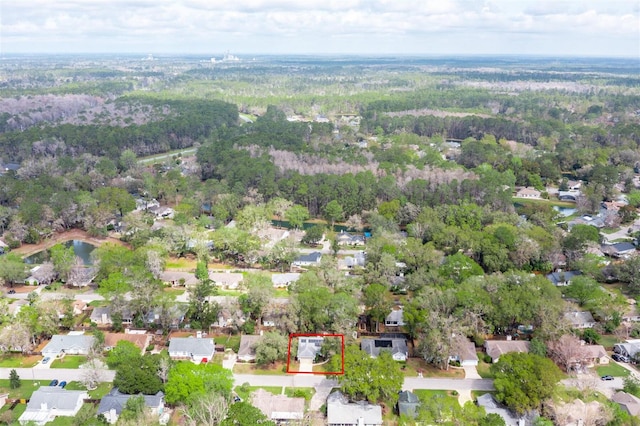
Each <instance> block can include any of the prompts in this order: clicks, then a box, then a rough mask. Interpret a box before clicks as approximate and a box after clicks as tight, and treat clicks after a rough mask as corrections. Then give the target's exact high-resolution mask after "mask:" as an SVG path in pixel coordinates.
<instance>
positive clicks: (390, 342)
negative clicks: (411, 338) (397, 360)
mask: <svg viewBox="0 0 640 426" xmlns="http://www.w3.org/2000/svg"><path fill="white" fill-rule="evenodd" d="M360 347H361V348H362V350H363V351H365V352H366V353H368V354H369V355H371V356H374V357H376V356H378V355H380V352H382V351H388V352H390V353H391V354H392V355H395V354H398V353H400V354H405V355H406V354H408V353H409V348H408V347H407V340H406V339H362V342H361V343H360Z"/></svg>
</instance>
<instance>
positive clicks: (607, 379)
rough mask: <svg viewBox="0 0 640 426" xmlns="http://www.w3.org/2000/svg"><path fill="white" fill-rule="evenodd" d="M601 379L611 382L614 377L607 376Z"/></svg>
mask: <svg viewBox="0 0 640 426" xmlns="http://www.w3.org/2000/svg"><path fill="white" fill-rule="evenodd" d="M600 379H601V380H604V381H609V380H613V376H609V375H606V376H602V377H600Z"/></svg>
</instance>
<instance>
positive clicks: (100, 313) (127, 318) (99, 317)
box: [90, 306, 133, 325]
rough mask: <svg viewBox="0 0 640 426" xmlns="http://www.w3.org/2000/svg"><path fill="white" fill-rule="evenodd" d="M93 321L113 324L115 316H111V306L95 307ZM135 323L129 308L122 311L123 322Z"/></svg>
mask: <svg viewBox="0 0 640 426" xmlns="http://www.w3.org/2000/svg"><path fill="white" fill-rule="evenodd" d="M90 318H91V322H94V323H96V324H98V325H111V324H113V318H112V317H111V307H110V306H100V307H95V308H93V311H92V312H91V317H90ZM132 323H133V315H132V313H131V311H130V310H129V309H124V310H123V311H122V324H124V325H129V324H132Z"/></svg>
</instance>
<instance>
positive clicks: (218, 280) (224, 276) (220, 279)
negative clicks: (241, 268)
mask: <svg viewBox="0 0 640 426" xmlns="http://www.w3.org/2000/svg"><path fill="white" fill-rule="evenodd" d="M209 279H210V280H211V281H213V283H214V284H215V285H216V286H218V287H223V288H228V289H232V290H233V289H237V288H238V287H239V286H240V284H241V283H242V280H243V279H244V276H243V275H242V274H240V273H238V272H212V271H209Z"/></svg>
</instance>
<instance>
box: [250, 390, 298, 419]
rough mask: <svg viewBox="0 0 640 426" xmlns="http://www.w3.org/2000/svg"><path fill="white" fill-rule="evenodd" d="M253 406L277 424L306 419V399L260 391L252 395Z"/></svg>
mask: <svg viewBox="0 0 640 426" xmlns="http://www.w3.org/2000/svg"><path fill="white" fill-rule="evenodd" d="M251 404H252V405H253V406H254V407H256V408H257V409H258V410H260V411H262V413H263V414H264V415H265V416H267V418H268V419H269V420H273V421H275V422H277V424H281V422H288V421H292V420H302V418H303V417H304V398H290V397H288V396H286V395H274V394H272V393H271V392H268V391H266V390H264V389H258V390H257V391H255V392H252V393H251Z"/></svg>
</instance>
